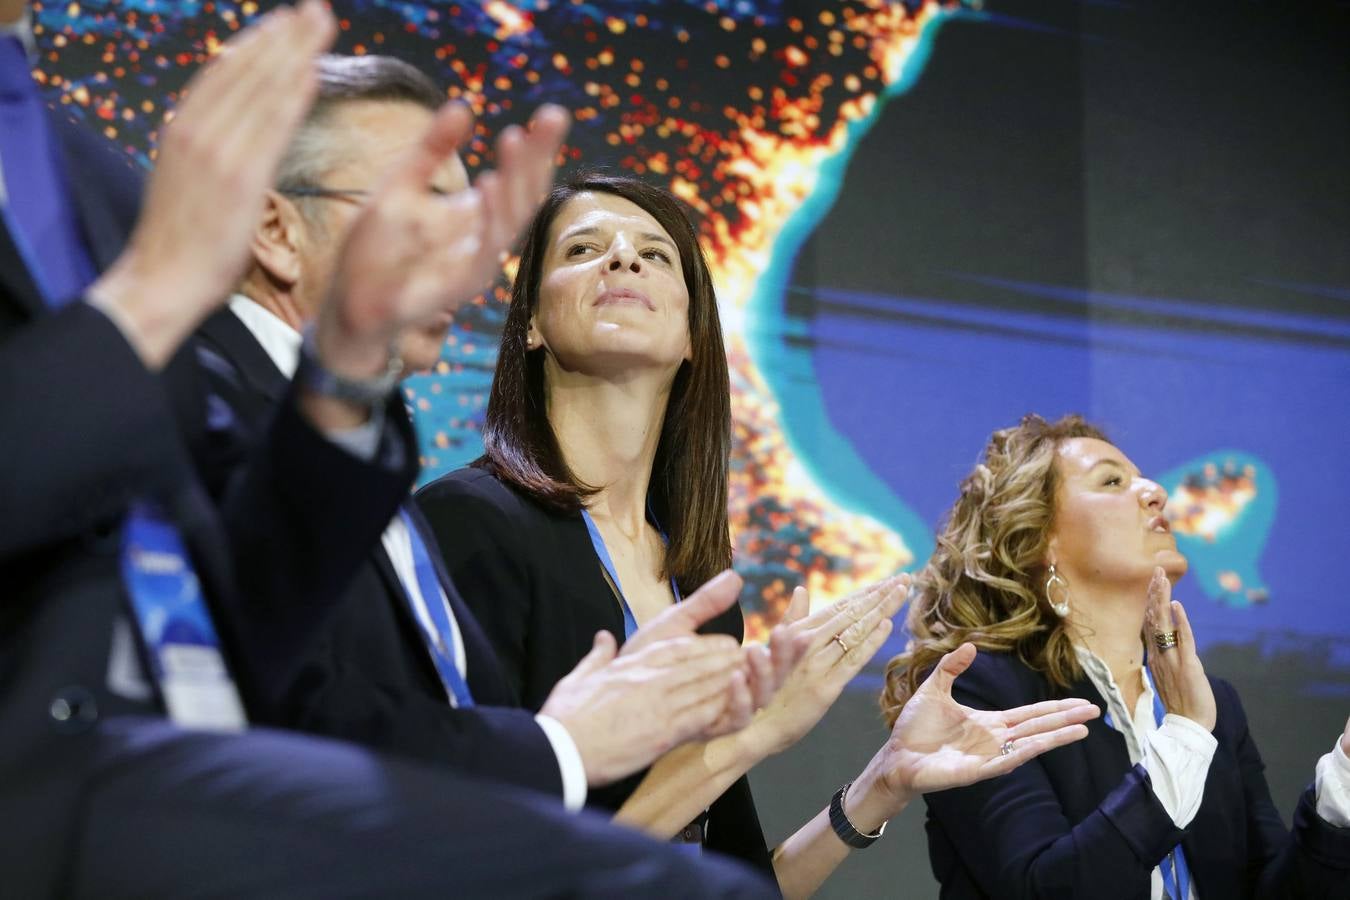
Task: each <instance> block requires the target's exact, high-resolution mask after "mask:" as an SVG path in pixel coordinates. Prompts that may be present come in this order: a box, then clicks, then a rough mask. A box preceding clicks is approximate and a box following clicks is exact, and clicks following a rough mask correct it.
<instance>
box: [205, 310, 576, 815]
mask: <svg viewBox="0 0 1350 900" xmlns="http://www.w3.org/2000/svg"><path fill="white" fill-rule="evenodd" d="M193 346H194V351H195V359H196V363H197V365H198V373H197V374H198V376H199V378H200V383H201V384H203V385H204V386H205V387H206V390H207V394H208V396H209V397H212V398H218V399H219V400H220V401H222V402H223V404H224V406H225V407H226V408H228V409H229V410H231V411H232V413H233V415H226V414H224V413H222V414H220V415H217V416H214V417H213V420H214V424H212V425H208V427H207V428H206V430H205V431H204V432H202V433H201V434H199V435H198V436H197V439H196V440H195V441H194V442H193V453H194V457H195V458H196V459H197V461H198V463H199V465H200V467H201V471H202V473H203V475H204V477H205V479H206V480H207V482H208V484H209V486H210V487H211V489H212V490H213V491H215V492H217V493H220V492H224V491H227V490H228V485H229V483H230V480H231V479H230V474H231V470H232V467H233V466H235V465H237V464H238V463H239V462H240V461H241V460H242V459H243V458H244V457H246V456H247V448H248V447H249V446H251V445H252V444H254V443H256V442H257V440H259V439H260V436H261V434H262V432H264V431H265V429H266V428H267V424H268V422H269V421H270V419H271V418H272V416H273V414H274V413H275V410H276V408H277V407H278V405H279V404H280V403H281V402H282V400H283V398H284V397H285V394H286V391H287V388H288V379H287V378H286V376H285V375H284V374H282V372H281V371H280V370H279V369H278V368H277V367H276V365H275V364H274V363H273V362H272V360H271V358H270V357H269V356H268V355H267V352H266V351H265V350H264V349H263V348H262V345H261V344H259V343H258V341H257V339H256V338H255V337H254V336H253V334H252V332H250V331H249V330H248V328H247V327H246V326H245V325H244V324H243V322H242V321H240V319H239V317H238V316H236V315H235V314H234V313H233V312H231V311H230V310H229V309H222V310H220V311H219V312H217V313H216V314H214V315H213V316H211V317H210V318H209V319H207V321H206V322H205V323H203V325H202V327H201V328H200V329H199V330H198V331H197V333H196V335H195V336H194V338H193ZM343 487H344V488H345V487H346V486H345V485H344V486H343ZM332 493H333V495H334V496H335V497H336V498H338V499H339V500H342V499H343V498H347V497H348V494H347V492H346V490H345V489H344V490H334V491H332ZM406 508H407V509H408V510H409V511H410V512H411V513H412V520H413V523H414V525H415V526H417V527H418V529H419V532H420V533H421V536H422V539H423V542H424V543H425V544H426V546H427V547H428V549H429V550H430V551H431V556H432V563H433V564H434V565H435V567H436V572H437V575H438V576H439V580H440V583H441V587H442V588H443V589H444V590H445V593H446V597H447V598H448V599H449V602H450V606H451V608H452V610H453V611H454V614H455V619H456V621H457V622H458V624H459V629H460V634H461V636H462V638H463V640H464V651H465V661H466V671H467V674H468V684H469V690H470V692H471V693H472V694H473V697H474V701H475V705H474V706H473V707H472V708H468V709H457V708H455V707H452V706H451V705H450V704H449V703H448V702H447V698H446V694H445V688H444V686H443V685H442V683H441V680H440V677H439V675H438V674H437V672H436V668H435V666H434V664H433V663H432V660H431V657H430V654H429V653H428V651H427V649H426V646H425V644H424V642H423V636H422V629H421V626H420V625H419V624H418V622H417V621H416V619H415V618H414V616H413V613H412V610H411V608H410V607H409V605H408V601H407V597H406V594H405V593H404V590H403V585H402V583H401V582H400V581H399V578H398V575H397V574H396V573H395V571H394V567H393V564H392V563H391V562H390V561H389V556H388V554H387V553H386V552H385V550H384V547H383V545H382V544H381V543H380V542H378V541H377V542H376V543H375V545H374V546H373V548H372V549H370V550H369V551H368V552H367V553H366V554H364V558H363V561H362V562H361V565H360V567H359V568H358V569H357V571H356V574H355V575H354V577H353V578H352V582H351V584H350V586H349V587H348V588H347V589H346V591H345V592H344V593H343V595H342V597H341V599H340V600H339V602H338V608H337V611H336V613H335V614H334V615H333V616H332V617H331V618H330V619H328V620H327V621H326V623H325V624H324V626H323V627H322V628H317V629H313V630H311V632H309V633H308V634H303V635H299V636H300V637H302V638H304V641H303V642H302V643H298V644H296V645H295V646H292V647H289V648H280V647H279V648H277V653H276V656H275V658H274V660H272V661H271V664H270V665H269V666H268V671H267V672H266V673H265V677H266V680H267V682H268V683H269V684H270V685H273V686H274V688H275V689H276V691H277V692H278V698H279V704H278V707H277V711H278V714H277V716H276V717H275V718H274V719H273V724H276V725H279V726H281V727H285V728H294V729H298V730H301V731H307V732H311V733H314V734H322V735H327V736H330V737H337V738H342V739H345V740H350V741H353V742H356V743H359V744H363V745H365V746H368V747H372V748H375V749H379V750H384V751H388V752H391V753H397V754H400V755H404V756H410V757H413V758H416V759H420V760H423V761H425V762H430V763H434V764H438V765H448V766H451V767H453V768H455V769H456V770H458V771H460V772H465V773H471V774H475V775H481V776H485V777H489V778H495V779H497V780H500V781H505V782H508V783H512V784H517V785H521V786H524V787H529V788H533V789H535V790H539V791H544V792H547V793H551V794H553V795H555V796H559V797H560V796H561V794H562V777H561V773H560V771H559V768H558V761H557V758H556V756H555V755H554V753H553V749H552V745H551V744H550V743H549V742H548V738H547V737H546V736H545V735H544V732H543V729H541V728H540V727H539V725H538V723H537V722H535V720H534V715H533V714H532V713H530V712H528V711H527V710H524V709H520V708H519V704H518V703H514V702H512V700H511V695H510V692H509V691H508V690H507V688H506V685H505V682H504V680H503V676H502V672H501V668H500V666H498V664H497V658H496V654H495V653H494V652H493V650H492V647H491V645H490V644H489V643H488V640H487V638H486V637H485V636H484V635H483V632H482V631H481V629H480V628H479V627H478V625H477V623H476V622H475V620H474V617H473V614H472V612H470V610H469V608H468V607H467V606H466V605H465V604H464V601H463V600H462V599H461V598H460V596H459V593H458V592H457V591H456V590H455V586H454V584H453V583H452V582H451V580H450V579H449V577H448V576H447V575H446V573H445V571H444V567H443V565H442V563H441V560H440V559H439V557H438V555H437V554H436V552H435V546H436V545H435V541H434V540H433V539H432V538H431V536H430V535H429V534H428V532H427V529H426V527H425V525H424V523H423V522H422V521H421V516H420V514H419V513H417V511H416V508H415V507H414V505H413V504H412V503H407V504H406ZM430 599H431V598H428V600H430Z"/></svg>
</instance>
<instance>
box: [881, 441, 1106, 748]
mask: <svg viewBox="0 0 1350 900" xmlns="http://www.w3.org/2000/svg"><path fill="white" fill-rule="evenodd" d="M1079 437H1089V438H1098V439H1100V440H1107V438H1106V436H1105V435H1104V434H1103V433H1102V431H1101V430H1100V429H1098V428H1097V427H1095V426H1093V425H1091V424H1089V423H1088V422H1087V421H1086V420H1084V419H1083V417H1082V416H1078V415H1070V416H1065V417H1063V418H1062V419H1059V420H1058V421H1056V422H1047V421H1046V420H1045V419H1043V418H1041V417H1040V416H1038V415H1035V414H1031V415H1028V416H1025V417H1023V419H1022V421H1021V422H1019V423H1018V424H1017V425H1016V426H1015V427H1012V428H1004V429H1002V430H1000V431H996V432H994V434H993V435H992V436H991V437H990V439H989V443H988V445H987V446H986V447H985V449H984V459H983V461H982V462H981V463H979V464H978V465H976V466H975V470H974V471H973V472H971V473H970V474H969V475H968V476H966V478H965V480H964V481H962V482H961V495H960V496H959V497H957V498H956V503H954V504H953V505H952V508H951V509H950V510H949V511H948V513H947V516H946V518H945V520H944V524H943V527H942V529H941V532H940V533H939V534H938V537H937V547H936V549H935V550H934V551H933V555H932V557H931V558H930V559H929V560H928V564H927V565H926V566H924V568H923V570H922V571H921V572H920V573H919V575H918V577H917V578H916V579H915V599H914V601H913V602H912V603H911V604H910V608H909V614H908V617H907V620H906V624H907V626H908V628H909V633H910V639H909V643H908V645H907V646H906V647H905V652H904V653H902V654H900V655H899V656H897V657H896V658H895V659H893V660H891V661H890V663H889V664H887V666H886V687H885V689H884V690H883V691H882V694H881V711H882V715H883V716H885V718H886V720H887V721H888V722H889V723H891V724H894V722H895V719H896V717H897V716H899V715H900V710H901V709H902V708H904V705H905V703H906V701H908V700H909V698H910V697H911V696H913V694H914V691H915V690H917V689H918V686H919V684H920V682H921V681H922V680H923V678H924V677H925V676H926V675H927V673H928V672H929V671H931V670H932V668H933V667H934V666H935V665H937V662H938V660H940V659H941V658H942V656H943V654H945V653H948V652H950V651H952V650H955V649H956V648H957V647H959V646H961V644H963V643H965V642H966V641H970V642H971V643H973V644H975V646H976V647H979V648H980V649H981V650H994V651H999V652H1004V653H1015V654H1016V655H1017V657H1018V659H1020V660H1022V661H1023V662H1024V663H1026V664H1027V665H1028V666H1030V667H1032V668H1033V669H1036V670H1037V671H1039V672H1042V673H1043V674H1044V675H1045V676H1046V677H1047V678H1049V679H1050V681H1051V683H1052V684H1055V685H1057V686H1059V687H1064V688H1067V687H1068V686H1069V685H1070V684H1072V683H1073V682H1074V681H1075V680H1076V679H1077V678H1078V677H1079V676H1080V675H1081V674H1082V673H1081V672H1080V670H1079V665H1078V660H1077V658H1076V657H1075V656H1074V652H1073V647H1072V645H1071V644H1070V642H1069V636H1068V633H1067V632H1066V629H1065V624H1064V620H1063V619H1061V618H1060V617H1059V616H1058V615H1056V614H1055V612H1054V610H1053V609H1051V607H1050V600H1049V599H1048V598H1047V597H1045V596H1044V594H1043V587H1042V585H1043V583H1044V580H1045V575H1046V566H1045V564H1044V559H1045V552H1046V547H1047V544H1048V541H1049V536H1050V529H1051V526H1052V524H1053V522H1054V513H1055V492H1056V490H1057V489H1058V487H1059V476H1058V472H1057V470H1056V468H1055V457H1056V451H1057V449H1058V447H1059V445H1060V443H1061V442H1063V441H1065V440H1068V439H1070V438H1079Z"/></svg>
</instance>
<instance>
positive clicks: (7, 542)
mask: <svg viewBox="0 0 1350 900" xmlns="http://www.w3.org/2000/svg"><path fill="white" fill-rule="evenodd" d="M56 128H57V134H58V136H59V137H60V138H61V143H62V147H63V150H64V153H65V156H66V159H65V163H66V170H67V174H68V176H69V178H70V179H71V184H72V187H73V194H74V197H75V202H76V206H77V210H76V211H77V215H78V218H79V221H80V224H81V228H82V230H83V234H84V237H85V240H86V243H87V245H88V247H89V249H90V251H91V253H92V255H93V257H94V260H95V262H96V264H97V267H98V268H99V269H102V268H105V267H106V266H107V265H108V264H109V263H110V262H111V261H112V260H113V259H114V258H115V256H116V254H117V253H118V251H119V250H120V248H121V244H122V240H123V239H124V238H125V236H126V234H127V231H128V229H129V228H130V224H131V222H132V221H133V220H134V217H135V215H136V197H137V196H138V194H139V183H138V179H137V178H136V176H135V173H134V172H133V171H131V170H130V169H129V168H128V164H127V163H126V162H125V161H124V160H123V159H121V158H119V157H118V156H117V155H116V154H115V153H113V152H111V151H109V150H108V149H106V148H105V147H104V146H103V145H102V143H101V141H100V140H99V139H98V138H96V137H94V136H91V135H88V134H86V133H84V132H83V131H82V130H81V129H80V128H79V127H78V126H73V125H67V124H66V123H64V122H58V123H56ZM172 410H173V403H172V402H171V399H170V396H169V394H168V392H166V391H165V389H164V386H163V384H162V383H161V381H160V379H159V378H157V377H156V376H155V375H153V374H151V373H150V372H148V371H147V370H146V369H145V367H144V366H143V365H142V364H141V362H140V359H139V358H138V357H137V356H136V354H135V353H134V352H133V350H132V349H131V347H130V346H129V345H128V344H127V342H126V340H125V339H124V338H123V337H122V334H121V332H120V331H119V330H118V329H117V328H116V327H115V326H114V325H113V324H112V323H111V322H110V321H108V319H107V318H106V317H104V316H103V315H102V314H101V313H99V312H98V311H96V310H94V309H93V308H92V307H90V306H88V305H86V304H84V303H82V302H74V303H72V304H70V305H68V306H66V307H65V308H63V309H62V310H61V311H59V312H56V313H51V312H49V311H48V310H47V309H46V307H45V306H44V305H43V303H42V300H41V297H40V295H39V294H38V292H37V290H36V288H35V285H34V283H33V280H32V278H31V277H30V276H29V275H28V272H27V270H26V269H25V266H24V263H23V260H22V259H21V257H20V256H19V254H18V252H17V249H16V247H15V245H14V242H13V241H12V240H11V239H10V236H9V234H8V233H7V232H6V230H5V229H4V228H3V227H0V435H3V446H4V453H5V465H4V466H0V509H3V511H4V516H3V518H0V734H2V735H4V739H3V740H0V809H3V810H4V815H3V816H0V821H3V823H5V825H6V826H7V827H5V828H4V829H3V834H0V870H3V871H4V873H5V876H4V879H5V880H4V892H5V893H6V894H7V895H8V894H13V895H14V896H47V895H49V894H51V893H53V892H55V890H56V884H57V882H58V879H59V877H60V872H61V868H62V865H63V859H64V858H65V856H66V854H67V853H68V852H69V851H70V847H71V840H72V835H73V833H74V829H75V828H76V823H77V821H78V816H79V808H80V798H81V791H82V790H83V787H84V784H85V782H86V780H87V778H88V777H89V766H90V765H91V759H92V757H93V756H94V749H95V748H96V747H97V746H98V742H99V740H100V730H101V729H100V727H99V723H100V721H101V720H103V719H105V718H107V717H108V716H113V715H119V714H124V713H141V714H152V715H158V714H160V709H161V706H160V703H159V701H158V698H157V697H156V696H155V694H154V692H153V690H150V689H146V690H136V689H134V688H129V687H128V686H127V684H126V683H125V680H118V679H116V678H114V679H113V682H114V683H113V685H112V686H111V687H110V665H112V662H113V661H114V660H116V659H122V658H123V657H124V656H126V655H127V654H129V655H130V658H131V660H132V661H133V662H134V661H135V660H136V659H138V658H139V659H140V661H141V663H142V664H143V663H144V658H143V656H142V655H141V654H140V651H139V648H138V647H137V645H136V640H135V638H132V637H130V634H131V632H130V631H129V630H128V627H127V624H126V623H127V622H128V621H129V620H128V619H126V618H125V616H124V612H123V611H124V609H125V607H126V597H125V595H124V590H123V586H122V579H121V572H120V547H121V530H122V520H123V517H124V514H125V511H126V508H127V505H128V503H129V502H130V501H131V500H132V499H135V498H145V497H153V498H155V499H157V500H159V501H160V503H161V504H163V506H164V507H165V508H166V510H167V511H168V512H169V513H170V515H172V516H173V517H174V518H175V519H176V521H177V524H178V526H179V528H180V530H181V531H182V533H183V535H184V538H185V540H186V543H187V545H188V547H189V550H190V552H191V554H192V556H193V561H194V563H195V566H196V569H197V572H198V575H199V576H200V578H201V579H202V582H203V585H204V587H205V589H206V592H207V594H208V598H209V600H210V601H211V602H212V604H213V607H214V608H215V611H216V618H217V626H218V628H219V630H220V632H221V637H222V642H223V643H224V644H225V649H226V655H227V657H228V658H229V660H230V662H231V663H232V664H233V668H234V670H235V674H236V676H237V678H238V680H239V682H240V687H241V689H242V690H243V692H244V694H245V699H246V701H248V700H250V699H254V700H255V701H256V700H257V698H259V697H262V696H265V692H264V691H262V690H261V688H262V686H260V685H259V684H258V683H257V682H256V681H255V680H254V679H253V678H252V677H251V676H252V674H253V672H254V669H253V668H252V667H251V666H249V665H248V660H249V659H250V658H251V654H252V653H253V652H254V651H255V649H257V646H255V641H256V640H257V639H258V638H259V637H260V636H261V637H263V638H264V640H263V642H262V644H261V648H262V649H263V650H265V649H266V645H267V642H268V641H271V640H274V639H278V640H279V639H281V638H282V637H284V636H285V634H286V632H287V631H288V630H290V629H293V628H304V627H308V624H307V623H308V622H310V621H312V620H313V619H314V615H313V611H314V610H316V609H320V608H322V606H323V604H324V603H325V602H331V599H330V597H331V594H332V593H335V592H336V589H337V588H339V587H340V586H341V585H342V583H343V582H344V581H345V579H346V578H347V577H348V576H349V575H350V569H351V566H352V565H353V563H351V562H350V560H352V559H359V558H360V556H361V555H362V554H364V552H365V550H366V548H367V547H369V546H370V543H371V542H373V541H374V540H376V539H377V536H378V534H379V532H380V530H381V529H382V528H383V523H384V522H386V521H388V517H389V515H390V514H391V513H392V511H393V510H394V509H395V508H396V506H397V504H398V502H399V500H400V499H401V498H402V497H403V496H404V495H405V493H406V491H407V490H408V487H409V486H410V484H411V481H412V478H413V474H414V471H415V466H416V454H415V451H414V449H413V445H412V441H411V430H410V426H409V424H408V422H407V420H406V416H404V414H403V412H402V410H401V408H398V407H395V408H393V409H392V411H391V416H392V418H391V419H390V428H389V431H388V432H387V433H386V435H385V440H384V442H383V444H382V452H381V455H380V463H378V464H376V465H371V464H364V463H358V462H357V461H356V460H354V459H353V458H351V457H350V455H348V454H345V453H344V452H343V451H341V450H340V449H339V448H336V447H334V446H332V444H331V443H330V442H329V441H327V440H326V439H325V438H324V437H323V436H321V435H318V434H316V433H315V432H314V431H313V429H312V428H310V427H309V426H308V424H307V423H306V422H305V421H304V420H303V419H302V418H301V417H300V415H299V414H298V412H297V411H296V410H295V405H294V403H293V402H287V403H285V404H283V412H282V413H281V414H280V415H278V417H277V419H276V421H275V422H274V423H273V430H272V433H271V436H270V438H269V440H268V441H267V442H266V446H265V447H263V448H261V449H260V452H258V453H257V454H256V455H255V458H254V459H253V461H252V468H251V470H250V474H249V475H248V476H247V477H245V478H242V479H241V480H240V482H239V484H238V486H237V490H236V492H235V494H234V497H233V499H232V501H231V502H230V504H229V505H228V507H226V508H225V509H224V510H223V512H224V515H221V514H220V513H218V511H217V510H216V509H214V508H213V507H212V505H211V504H210V503H209V502H207V501H206V499H205V495H204V493H203V492H202V491H201V489H200V488H199V487H198V485H197V483H196V482H195V481H194V479H193V478H192V477H191V466H190V462H189V459H188V456H187V454H186V452H185V450H184V448H183V444H182V442H181V441H180V439H179V436H178V433H177V427H178V423H177V421H176V420H175V418H174V417H173V412H172ZM395 457H397V458H395ZM332 483H343V484H350V485H353V486H359V487H360V490H361V494H362V496H363V497H364V498H365V499H364V501H363V503H362V504H361V506H360V508H359V509H356V510H354V509H352V508H351V507H350V506H345V507H344V510H343V513H344V515H343V517H339V516H337V515H336V510H334V509H333V506H332V504H331V503H330V502H329V501H328V496H329V494H330V493H331V492H330V491H329V487H330V485H331V484H332ZM241 523H242V524H243V526H244V528H242V529H241V528H240V527H239V526H240V525H241ZM320 548H321V549H322V551H323V552H322V553H318V552H316V551H318V550H319V549H320ZM344 556H346V557H347V558H346V559H344V558H343V557H344ZM297 608H298V609H300V610H302V611H304V613H305V615H296V614H295V609H297ZM119 622H120V623H121V624H119ZM119 633H120V634H121V635H122V638H121V639H120V640H118V641H116V642H115V641H114V635H116V634H119ZM115 644H116V646H117V647H119V648H124V649H126V654H123V653H121V652H120V651H119V652H117V653H114V651H113V648H114V645H115ZM243 649H247V650H248V651H249V654H247V655H246V654H242V653H241V652H240V651H241V650H243ZM113 667H114V668H117V667H116V666H113ZM133 668H134V667H133ZM142 670H143V671H146V669H145V668H144V666H143V665H142ZM113 688H117V689H113ZM258 705H260V706H264V708H265V705H264V704H261V703H259V704H258Z"/></svg>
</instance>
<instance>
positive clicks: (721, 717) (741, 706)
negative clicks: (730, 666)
mask: <svg viewBox="0 0 1350 900" xmlns="http://www.w3.org/2000/svg"><path fill="white" fill-rule="evenodd" d="M726 696H727V700H726V705H725V707H724V708H722V709H721V711H720V713H718V714H717V716H716V718H715V719H714V720H713V722H712V724H710V725H706V726H704V727H703V728H702V730H701V733H700V734H699V737H701V738H703V739H705V740H707V739H710V738H715V737H718V736H719V735H723V734H730V733H731V732H733V731H740V730H741V729H742V728H744V727H745V726H746V725H749V724H750V718H751V716H753V715H754V713H755V706H754V698H753V691H752V690H751V688H750V687H749V686H748V685H747V684H746V679H745V675H744V673H742V672H734V673H732V677H731V684H730V685H729V686H728V687H727V692H726ZM704 703H705V704H708V705H709V706H711V708H712V709H714V710H716V709H717V707H716V705H715V703H714V702H713V700H712V699H710V700H706V701H704Z"/></svg>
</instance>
